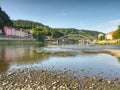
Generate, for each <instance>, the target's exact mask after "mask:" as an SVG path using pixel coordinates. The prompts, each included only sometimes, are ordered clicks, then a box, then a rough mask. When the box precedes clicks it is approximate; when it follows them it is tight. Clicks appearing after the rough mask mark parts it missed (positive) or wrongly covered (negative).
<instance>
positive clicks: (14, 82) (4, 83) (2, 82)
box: [0, 69, 120, 90]
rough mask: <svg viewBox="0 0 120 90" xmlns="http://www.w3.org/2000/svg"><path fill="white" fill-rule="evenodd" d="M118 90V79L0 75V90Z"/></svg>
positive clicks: (51, 73)
mask: <svg viewBox="0 0 120 90" xmlns="http://www.w3.org/2000/svg"><path fill="white" fill-rule="evenodd" d="M7 89H9V90H33V89H35V90H111V89H112V90H119V89H120V78H117V77H115V78H114V79H113V80H106V79H104V78H97V77H95V76H94V77H92V78H91V77H87V76H84V77H82V78H78V77H76V76H74V75H72V74H71V73H70V72H69V71H67V70H63V71H59V72H58V71H49V70H40V69H39V70H36V69H24V70H17V71H15V72H12V73H3V74H0V90H7Z"/></svg>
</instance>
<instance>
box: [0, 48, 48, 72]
mask: <svg viewBox="0 0 120 90" xmlns="http://www.w3.org/2000/svg"><path fill="white" fill-rule="evenodd" d="M44 58H48V55H45V54H43V53H37V52H36V51H34V50H33V46H0V72H3V71H7V70H8V69H9V66H10V64H11V63H12V64H13V63H17V64H19V65H20V64H29V63H34V62H37V61H38V60H39V61H40V60H44Z"/></svg>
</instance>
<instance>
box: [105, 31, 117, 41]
mask: <svg viewBox="0 0 120 90" xmlns="http://www.w3.org/2000/svg"><path fill="white" fill-rule="evenodd" d="M114 33H115V31H112V32H109V33H108V34H106V35H105V39H107V40H112V39H113V34H114Z"/></svg>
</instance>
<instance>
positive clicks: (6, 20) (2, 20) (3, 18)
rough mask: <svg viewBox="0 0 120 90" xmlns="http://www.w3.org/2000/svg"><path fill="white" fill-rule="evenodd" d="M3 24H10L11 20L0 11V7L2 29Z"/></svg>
mask: <svg viewBox="0 0 120 90" xmlns="http://www.w3.org/2000/svg"><path fill="white" fill-rule="evenodd" d="M4 26H12V21H11V20H10V18H9V16H8V15H7V14H6V13H5V12H4V11H2V9H1V7H0V28H2V29H3V27H4Z"/></svg>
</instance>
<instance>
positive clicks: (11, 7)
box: [0, 0, 120, 33]
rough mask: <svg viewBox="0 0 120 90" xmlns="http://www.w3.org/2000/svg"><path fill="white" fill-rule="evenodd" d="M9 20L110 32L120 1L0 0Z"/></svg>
mask: <svg viewBox="0 0 120 90" xmlns="http://www.w3.org/2000/svg"><path fill="white" fill-rule="evenodd" d="M0 6H1V7H2V9H3V10H4V11H5V12H6V13H7V14H8V15H9V17H10V18H11V19H14V20H17V19H26V20H32V21H37V22H40V23H43V24H45V25H48V26H50V27H53V28H77V29H88V30H97V31H102V32H105V33H107V32H109V31H113V30H115V29H117V26H118V25H120V10H119V9H120V0H0Z"/></svg>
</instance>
